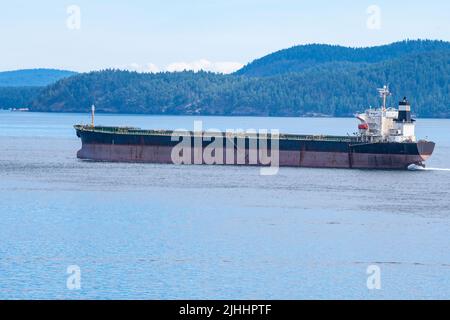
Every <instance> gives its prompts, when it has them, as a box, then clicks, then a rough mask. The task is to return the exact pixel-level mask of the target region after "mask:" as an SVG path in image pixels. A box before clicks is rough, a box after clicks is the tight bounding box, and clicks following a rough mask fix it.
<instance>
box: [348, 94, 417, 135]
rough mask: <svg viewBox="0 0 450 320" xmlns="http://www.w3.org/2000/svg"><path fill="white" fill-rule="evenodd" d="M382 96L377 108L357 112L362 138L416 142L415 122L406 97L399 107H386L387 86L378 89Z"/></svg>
mask: <svg viewBox="0 0 450 320" xmlns="http://www.w3.org/2000/svg"><path fill="white" fill-rule="evenodd" d="M378 91H379V93H380V96H381V97H382V98H383V105H382V106H381V107H380V108H379V109H368V110H366V112H365V113H362V114H357V115H356V117H357V118H358V119H359V120H360V121H361V124H360V125H359V126H358V129H359V134H360V135H361V137H362V138H363V140H366V141H370V142H383V141H386V142H416V136H415V124H414V121H415V120H413V119H412V118H411V105H410V104H409V102H408V100H407V99H406V97H405V98H404V99H403V101H401V102H400V104H399V108H398V109H395V108H387V107H386V102H387V97H388V96H390V94H391V93H390V92H389V88H388V87H387V86H384V87H383V88H382V89H378Z"/></svg>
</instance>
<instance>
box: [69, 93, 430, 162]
mask: <svg viewBox="0 0 450 320" xmlns="http://www.w3.org/2000/svg"><path fill="white" fill-rule="evenodd" d="M378 91H379V93H380V96H381V98H382V99H383V103H382V106H381V107H380V108H374V109H373V108H369V109H368V110H366V111H365V112H364V113H361V114H357V115H356V118H357V119H358V121H359V124H358V132H356V133H354V134H353V135H347V136H328V135H299V134H281V133H278V132H273V131H271V132H270V133H269V132H255V131H252V132H234V131H225V132H220V131H215V132H214V131H212V132H211V131H203V130H196V129H195V126H194V130H193V131H183V130H142V129H139V128H131V127H107V126H95V124H94V110H95V109H94V107H92V122H91V124H90V125H75V130H76V134H77V136H78V137H79V138H81V142H82V147H81V149H80V150H79V151H78V153H77V157H78V158H79V159H84V160H94V161H109V162H140V163H161V164H207V165H214V164H216V165H255V166H280V167H310V168H349V169H397V170H404V169H407V168H409V167H410V166H411V165H416V166H422V167H424V166H425V161H426V160H427V159H428V158H429V157H430V156H431V155H432V153H433V151H434V148H435V143H434V142H431V141H426V140H417V139H416V136H415V122H416V120H415V119H413V118H412V116H411V105H410V103H409V102H408V100H407V98H406V97H405V98H404V99H403V100H402V101H400V103H399V106H398V108H387V106H386V102H387V97H388V96H389V95H390V92H389V89H388V87H387V86H385V87H383V88H382V89H378Z"/></svg>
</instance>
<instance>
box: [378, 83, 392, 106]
mask: <svg viewBox="0 0 450 320" xmlns="http://www.w3.org/2000/svg"><path fill="white" fill-rule="evenodd" d="M378 92H379V93H380V97H381V98H383V111H386V103H387V97H389V96H390V95H391V92H390V91H389V86H387V85H386V86H384V87H383V88H381V89H378Z"/></svg>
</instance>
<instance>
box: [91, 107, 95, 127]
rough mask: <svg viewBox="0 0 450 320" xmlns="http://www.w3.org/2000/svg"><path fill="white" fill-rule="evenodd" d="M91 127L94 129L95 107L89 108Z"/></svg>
mask: <svg viewBox="0 0 450 320" xmlns="http://www.w3.org/2000/svg"><path fill="white" fill-rule="evenodd" d="M91 127H95V105H92V107H91Z"/></svg>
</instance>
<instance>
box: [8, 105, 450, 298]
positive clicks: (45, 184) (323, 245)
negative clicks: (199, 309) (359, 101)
mask: <svg viewBox="0 0 450 320" xmlns="http://www.w3.org/2000/svg"><path fill="white" fill-rule="evenodd" d="M194 120H202V121H203V126H204V128H205V129H208V128H217V129H238V128H242V129H249V128H255V129H260V128H264V129H279V130H281V131H282V132H289V133H308V134H310V133H311V134H339V135H345V134H348V133H349V134H351V133H352V132H354V131H356V130H355V126H356V125H357V122H356V121H355V120H354V119H335V118H320V119H317V118H315V119H312V118H247V117H170V116H135V115H101V114H99V115H97V117H96V122H97V124H103V125H128V126H137V127H142V128H161V129H178V128H186V129H192V128H193V121H194ZM89 121H90V119H89V115H87V114H48V113H14V112H0V219H1V220H0V299H24V298H27V299H266V298H267V299H310V298H312V299H341V298H343V299H386V298H394V299H408V298H417V299H431V298H437V299H444V298H450V240H449V239H450V238H449V234H450V196H449V190H450V171H449V170H448V169H450V120H432V119H419V121H418V128H417V131H418V136H420V137H422V138H425V137H428V138H429V139H431V140H433V141H435V142H436V143H437V147H436V150H435V154H434V155H433V157H432V158H431V159H430V161H429V162H428V167H429V169H428V170H422V171H371V170H335V169H305V168H281V169H280V171H279V174H278V175H276V176H261V175H259V170H258V169H257V168H249V167H233V166H224V167H219V166H217V167H216V166H175V165H157V164H117V163H116V164H114V163H97V162H86V161H80V160H77V159H76V151H77V150H78V149H79V148H80V145H81V144H80V141H79V140H78V139H77V137H76V136H75V132H74V130H73V128H72V125H73V124H75V123H80V122H85V123H88V122H89ZM71 265H76V266H78V267H79V268H80V270H81V278H80V280H81V282H80V283H81V288H80V289H79V290H71V289H69V288H68V287H67V279H68V277H69V276H70V275H69V274H67V268H68V267H69V266H71ZM371 265H376V266H378V267H379V270H380V272H381V273H380V280H381V290H369V289H368V287H367V279H368V277H369V275H368V274H367V273H366V271H367V268H368V267H369V266H371Z"/></svg>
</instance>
